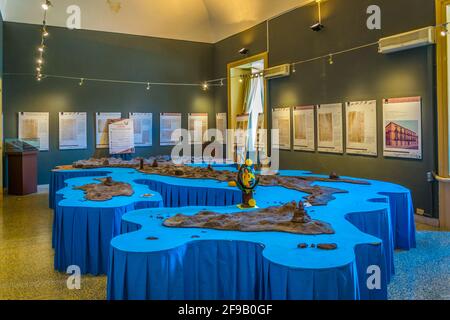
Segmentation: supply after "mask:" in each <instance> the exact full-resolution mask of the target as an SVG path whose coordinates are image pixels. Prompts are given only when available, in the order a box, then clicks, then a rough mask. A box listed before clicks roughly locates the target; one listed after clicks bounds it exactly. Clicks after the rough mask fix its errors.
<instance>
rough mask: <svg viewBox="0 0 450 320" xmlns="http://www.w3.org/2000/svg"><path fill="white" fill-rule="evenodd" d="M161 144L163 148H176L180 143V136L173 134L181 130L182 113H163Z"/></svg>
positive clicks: (161, 115) (161, 118)
mask: <svg viewBox="0 0 450 320" xmlns="http://www.w3.org/2000/svg"><path fill="white" fill-rule="evenodd" d="M159 121H160V131H159V134H160V144H161V146H174V145H176V144H177V143H178V142H179V141H180V137H179V136H175V137H173V138H174V139H172V134H173V133H174V132H175V131H176V130H178V129H181V113H161V114H160V120H159Z"/></svg>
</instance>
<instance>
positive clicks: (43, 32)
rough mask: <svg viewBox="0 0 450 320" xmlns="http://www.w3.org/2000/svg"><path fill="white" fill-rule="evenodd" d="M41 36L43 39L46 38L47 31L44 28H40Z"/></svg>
mask: <svg viewBox="0 0 450 320" xmlns="http://www.w3.org/2000/svg"><path fill="white" fill-rule="evenodd" d="M42 36H43V37H44V38H46V37H48V31H47V28H45V27H43V28H42Z"/></svg>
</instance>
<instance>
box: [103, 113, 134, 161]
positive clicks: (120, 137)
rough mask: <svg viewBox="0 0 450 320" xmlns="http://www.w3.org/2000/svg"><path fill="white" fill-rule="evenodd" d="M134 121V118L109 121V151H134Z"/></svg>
mask: <svg viewBox="0 0 450 320" xmlns="http://www.w3.org/2000/svg"><path fill="white" fill-rule="evenodd" d="M133 124H134V121H133V120H132V119H122V120H112V121H111V122H110V123H109V126H108V129H109V153H110V154H129V153H134V151H135V150H134V125H133Z"/></svg>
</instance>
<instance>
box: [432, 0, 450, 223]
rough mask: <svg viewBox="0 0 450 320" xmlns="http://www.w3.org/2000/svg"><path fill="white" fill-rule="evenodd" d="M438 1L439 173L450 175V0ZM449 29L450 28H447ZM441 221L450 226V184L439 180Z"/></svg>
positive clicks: (445, 176)
mask: <svg viewBox="0 0 450 320" xmlns="http://www.w3.org/2000/svg"><path fill="white" fill-rule="evenodd" d="M435 1H436V2H435V3H436V25H437V27H436V55H437V57H436V69H437V70H436V75H437V82H436V83H437V106H438V110H437V119H438V175H439V176H440V177H443V178H449V177H450V168H449V142H450V141H449V106H448V104H449V90H448V88H449V87H448V84H449V74H448V61H447V60H448V52H447V51H448V49H450V48H448V42H447V41H448V38H447V37H449V36H450V35H447V37H442V36H441V31H442V29H443V27H442V25H443V24H445V23H446V22H447V21H448V17H447V10H446V8H447V6H448V5H450V0H435ZM447 29H448V28H447ZM439 221H440V226H441V227H443V228H450V184H449V183H448V181H447V182H446V181H445V180H441V181H439Z"/></svg>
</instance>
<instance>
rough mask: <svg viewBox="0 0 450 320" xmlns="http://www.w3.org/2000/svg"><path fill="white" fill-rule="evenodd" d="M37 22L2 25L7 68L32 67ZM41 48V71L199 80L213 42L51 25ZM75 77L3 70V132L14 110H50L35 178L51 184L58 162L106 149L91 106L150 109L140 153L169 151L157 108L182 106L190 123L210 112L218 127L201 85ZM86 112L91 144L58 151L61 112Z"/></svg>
mask: <svg viewBox="0 0 450 320" xmlns="http://www.w3.org/2000/svg"><path fill="white" fill-rule="evenodd" d="M39 30H40V29H39V26H36V25H28V24H18V23H5V24H4V37H5V38H4V46H5V60H4V68H5V70H4V71H5V73H30V72H33V70H34V68H35V59H36V48H37V46H38V44H39V40H40V32H39ZM49 32H50V35H51V36H50V38H49V41H48V44H47V50H46V53H45V61H46V63H45V71H44V73H46V74H57V75H71V76H77V77H78V76H80V77H85V78H107V79H122V80H136V81H145V82H146V81H156V82H183V83H186V82H188V83H201V82H202V81H204V80H207V79H211V78H212V69H213V68H212V60H213V58H212V57H213V45H211V44H204V43H195V42H187V41H176V40H166V39H159V38H149V37H140V36H131V35H123V34H114V33H105V32H95V31H82V30H77V31H69V30H68V29H65V28H50V30H49ZM78 82H79V80H59V79H45V80H43V81H42V83H38V82H37V81H36V80H35V79H34V78H33V77H30V76H5V78H4V92H5V95H4V100H3V101H4V113H5V138H15V137H17V113H18V112H22V111H43V112H47V111H48V112H50V151H49V152H41V153H40V154H39V183H40V184H45V183H48V178H49V170H50V169H52V168H53V167H55V165H60V164H68V163H72V162H73V161H75V160H78V159H86V158H89V157H90V156H93V155H94V154H95V155H98V154H105V152H106V151H105V150H102V151H101V152H96V150H95V135H94V131H95V130H94V121H95V120H94V113H95V112H119V111H120V112H122V113H123V116H128V112H153V113H154V114H153V119H154V120H153V124H154V130H153V145H154V147H151V148H137V155H144V156H149V155H157V154H170V150H171V148H170V147H159V113H160V112H182V113H183V127H184V128H187V113H188V112H208V113H209V114H210V126H211V127H212V126H215V114H214V110H213V100H212V99H213V93H212V92H211V91H208V92H204V91H202V90H201V89H200V88H198V87H157V86H155V87H152V89H151V90H150V91H147V90H146V86H145V85H144V86H137V85H123V84H104V83H90V82H86V83H85V85H84V86H82V87H80V86H79V85H78ZM62 111H80V112H81V111H86V112H88V149H87V150H75V151H59V150H58V112H62Z"/></svg>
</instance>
